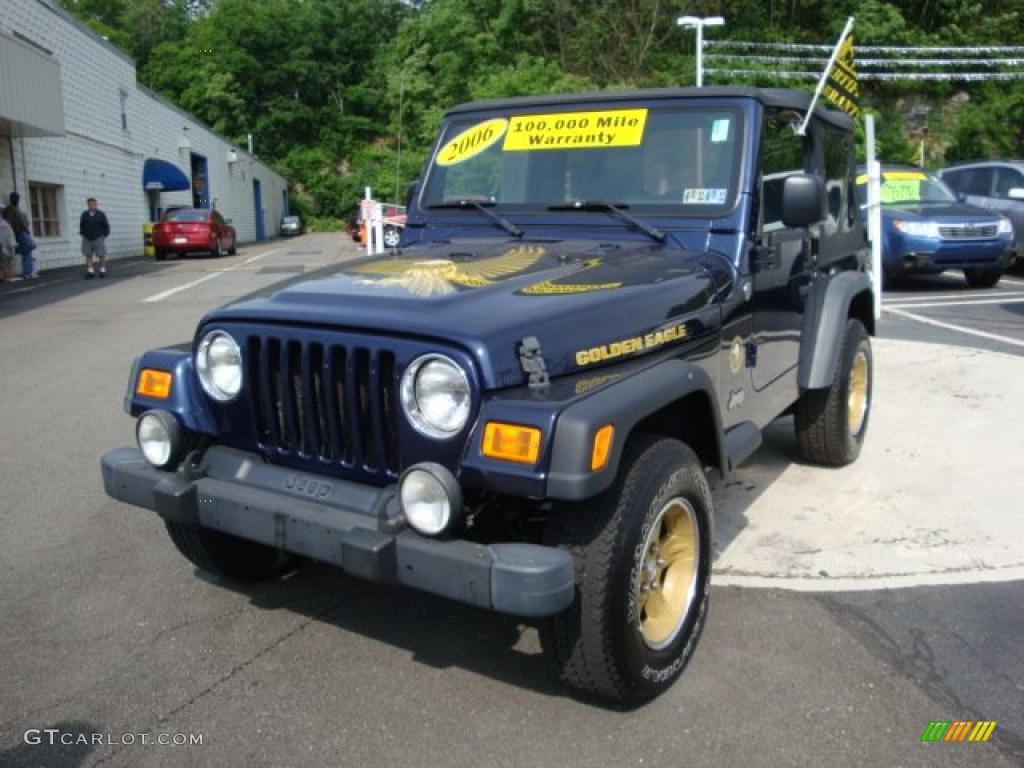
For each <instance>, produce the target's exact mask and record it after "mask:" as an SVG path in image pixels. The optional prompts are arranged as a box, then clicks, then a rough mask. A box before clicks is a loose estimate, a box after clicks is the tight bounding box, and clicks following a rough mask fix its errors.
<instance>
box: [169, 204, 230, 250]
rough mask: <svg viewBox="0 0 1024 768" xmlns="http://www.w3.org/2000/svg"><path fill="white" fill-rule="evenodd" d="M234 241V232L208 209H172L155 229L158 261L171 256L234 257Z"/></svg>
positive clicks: (216, 214)
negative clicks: (198, 254) (202, 254)
mask: <svg viewBox="0 0 1024 768" xmlns="http://www.w3.org/2000/svg"><path fill="white" fill-rule="evenodd" d="M235 238H236V236H235V228H234V227H232V226H231V224H230V223H229V222H228V221H227V220H226V219H225V218H224V217H223V216H221V215H220V214H219V213H217V211H212V210H210V209H209V208H173V209H171V210H169V211H167V213H165V214H164V217H163V218H162V219H161V220H160V222H159V223H158V224H156V225H154V226H153V250H154V252H155V253H156V258H157V260H158V261H163V260H164V259H166V258H167V254H169V253H176V254H185V253H196V252H200V253H202V252H205V253H209V254H210V255H211V256H220V255H222V254H224V253H228V254H232V255H234V254H235V253H237V250H236V242H235Z"/></svg>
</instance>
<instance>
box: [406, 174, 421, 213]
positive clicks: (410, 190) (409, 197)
mask: <svg viewBox="0 0 1024 768" xmlns="http://www.w3.org/2000/svg"><path fill="white" fill-rule="evenodd" d="M419 189H420V180H419V179H415V180H413V181H410V182H409V186H408V187H406V188H405V210H407V211H408V210H409V209H410V208H412V201H413V200H415V199H416V193H417V192H419Z"/></svg>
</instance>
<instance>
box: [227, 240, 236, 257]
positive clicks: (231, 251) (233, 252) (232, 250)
mask: <svg viewBox="0 0 1024 768" xmlns="http://www.w3.org/2000/svg"><path fill="white" fill-rule="evenodd" d="M237 255H238V242H237V241H235V240H232V241H231V247H230V248H229V249H228V256H237Z"/></svg>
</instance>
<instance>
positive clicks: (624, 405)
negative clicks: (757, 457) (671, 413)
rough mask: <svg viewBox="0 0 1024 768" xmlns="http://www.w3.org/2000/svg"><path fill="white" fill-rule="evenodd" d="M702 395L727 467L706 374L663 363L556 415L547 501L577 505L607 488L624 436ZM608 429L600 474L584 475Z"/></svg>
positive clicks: (691, 367)
mask: <svg viewBox="0 0 1024 768" xmlns="http://www.w3.org/2000/svg"><path fill="white" fill-rule="evenodd" d="M695 392H703V393H704V394H705V395H707V398H708V407H709V408H710V410H711V414H712V419H713V423H714V425H715V440H716V445H717V447H718V460H719V466H720V467H722V468H726V467H728V466H729V464H728V462H727V459H726V456H725V439H724V436H723V434H722V424H721V416H720V414H719V412H718V407H717V403H718V401H717V399H716V397H715V389H714V385H713V383H712V381H711V378H710V377H709V376H708V373H707V371H705V370H704V369H703V368H701V367H700V366H699V365H697V364H696V363H691V362H686V361H684V360H667V361H665V362H662V363H659V364H657V365H655V366H653V367H651V368H648V369H646V370H644V371H641V372H640V373H637V374H636V375H634V376H630V377H628V378H626V379H623V380H622V381H619V382H617V383H616V384H614V385H612V386H610V387H608V388H607V389H603V390H600V391H599V392H596V393H595V394H593V395H591V396H590V397H587V398H586V399H584V400H581V401H579V402H577V403H574V404H573V405H571V406H569V407H568V408H566V409H565V410H564V411H562V412H561V413H560V414H559V416H558V420H557V422H556V425H555V434H554V439H553V442H552V448H551V465H550V470H549V471H548V479H547V494H546V495H547V497H548V498H551V499H560V500H580V499H587V498H590V497H592V496H595V495H597V494H598V493H600V492H601V491H603V490H605V489H606V488H608V486H610V485H611V484H612V482H613V481H614V480H615V477H616V476H617V475H618V471H619V461H620V459H621V458H622V449H623V446H624V445H625V442H626V436H627V435H628V434H629V433H630V432H631V431H632V430H633V428H634V427H635V426H636V425H637V424H638V423H639V422H640V421H642V420H643V419H644V418H646V417H647V416H650V415H651V414H652V413H655V412H656V411H658V410H660V409H661V408H664V407H665V406H667V405H670V404H672V403H674V402H675V401H676V400H679V399H680V398H682V397H686V396H687V395H690V394H693V393H695ZM609 423H611V424H613V425H614V427H615V438H614V440H613V443H612V451H611V455H610V456H609V458H608V462H607V463H606V464H605V466H604V468H603V469H600V470H597V471H592V470H591V469H590V458H591V447H592V445H593V440H594V434H595V432H596V431H597V430H598V429H599V428H600V427H602V426H604V425H605V424H609Z"/></svg>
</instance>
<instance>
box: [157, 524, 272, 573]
mask: <svg viewBox="0 0 1024 768" xmlns="http://www.w3.org/2000/svg"><path fill="white" fill-rule="evenodd" d="M166 525H167V533H168V534H170V537H171V541H173V542H174V546H175V547H177V548H178V551H179V552H181V554H183V555H184V556H185V557H186V558H187V559H188V560H189V561H191V562H192V564H193V565H195V566H196V567H197V568H199V570H201V571H206V572H207V573H212V574H213V575H215V576H219V577H221V578H223V579H228V580H229V581H243V582H256V581H266V580H267V579H271V578H273V577H274V576H277V575H278V574H281V573H283V572H284V571H285V570H287V568H288V564H289V557H288V555H287V554H286V553H285V552H282V551H281V550H279V549H274V548H273V547H268V546H266V545H265V544H259V543H257V542H255V541H247V540H246V539H240V538H238V537H237V536H231V535H230V534H227V533H222V532H220V531H215V530H213V529H212V528H203V527H202V526H198V525H183V524H181V523H166Z"/></svg>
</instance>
